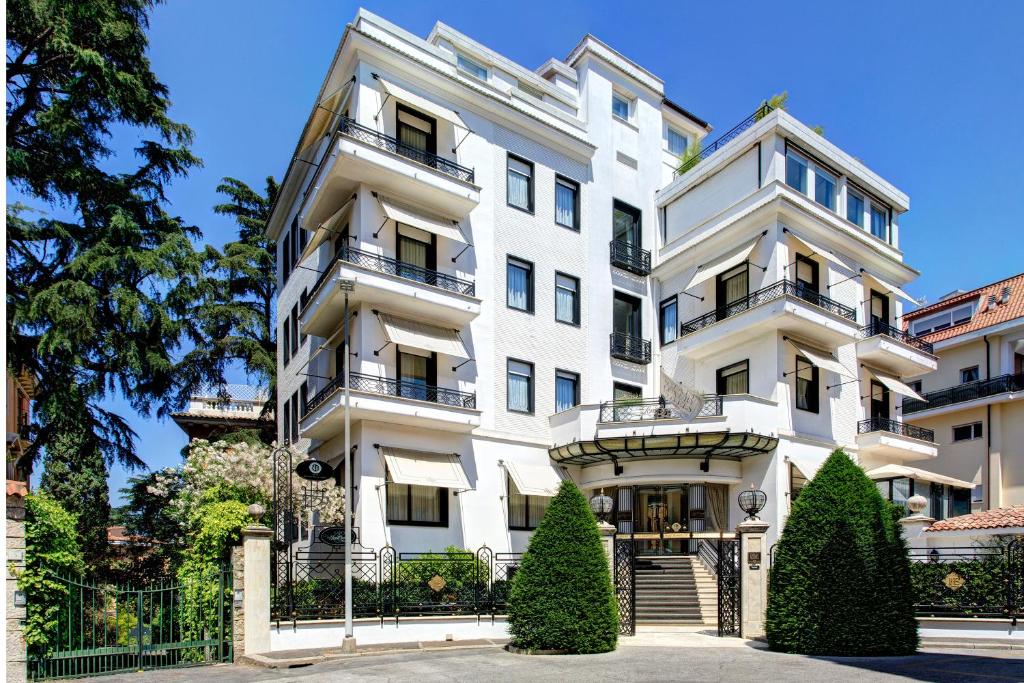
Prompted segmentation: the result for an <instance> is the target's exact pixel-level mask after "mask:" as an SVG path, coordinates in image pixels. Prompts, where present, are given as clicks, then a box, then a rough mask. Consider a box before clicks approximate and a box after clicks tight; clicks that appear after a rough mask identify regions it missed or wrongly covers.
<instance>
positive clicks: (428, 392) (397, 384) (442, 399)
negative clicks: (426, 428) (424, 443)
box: [302, 372, 476, 416]
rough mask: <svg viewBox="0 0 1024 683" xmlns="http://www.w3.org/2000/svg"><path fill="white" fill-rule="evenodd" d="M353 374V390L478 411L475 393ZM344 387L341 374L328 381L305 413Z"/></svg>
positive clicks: (308, 405)
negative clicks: (476, 409)
mask: <svg viewBox="0 0 1024 683" xmlns="http://www.w3.org/2000/svg"><path fill="white" fill-rule="evenodd" d="M349 375H350V376H351V378H352V385H351V389H352V390H353V391H363V392H366V393H370V394H379V395H381V396H396V397H399V398H411V399H414V400H417V401H427V402H430V403H437V404H439V405H443V406H452V407H455V408H476V394H475V393H469V392H466V391H457V390H455V389H445V388H444V387H437V386H433V385H430V384H420V383H418V382H408V381H403V380H397V379H390V378H387V377H375V376H373V375H364V374H362V373H358V372H352V373H349ZM344 387H345V375H344V374H341V375H338V376H336V377H335V378H334V379H332V380H331V381H330V382H328V383H327V385H326V386H325V387H324V388H323V389H321V390H320V391H318V392H317V393H316V394H314V396H313V398H311V399H309V400H308V401H306V405H305V406H304V409H303V412H302V414H303V415H304V416H305V415H307V414H308V413H310V412H312V411H314V410H316V409H317V408H318V407H320V405H321V404H323V403H324V402H325V401H327V399H328V398H330V397H331V396H333V395H334V394H335V393H336V392H338V391H341V390H342V389H344Z"/></svg>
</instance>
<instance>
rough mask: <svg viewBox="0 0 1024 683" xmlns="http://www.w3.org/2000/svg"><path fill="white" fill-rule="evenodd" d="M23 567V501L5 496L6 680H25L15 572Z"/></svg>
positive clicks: (22, 628) (22, 620)
mask: <svg viewBox="0 0 1024 683" xmlns="http://www.w3.org/2000/svg"><path fill="white" fill-rule="evenodd" d="M24 569H25V503H24V499H23V498H22V497H21V496H18V495H12V496H8V498H7V568H6V571H7V629H6V631H5V632H4V635H5V636H6V642H7V649H6V650H7V651H6V659H7V680H8V681H17V683H23V682H24V681H25V680H27V679H28V654H27V652H26V649H25V618H26V615H25V608H24V607H15V605H14V602H15V599H14V598H15V593H17V592H18V574H19V573H21V572H22V571H24Z"/></svg>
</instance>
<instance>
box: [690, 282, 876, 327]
mask: <svg viewBox="0 0 1024 683" xmlns="http://www.w3.org/2000/svg"><path fill="white" fill-rule="evenodd" d="M784 296H793V297H796V298H798V299H803V300H804V301H806V302H808V303H810V304H813V305H815V306H817V307H818V308H823V309H825V310H826V311H828V312H829V313H832V314H834V315H838V316H841V317H843V318H846V319H847V320H854V321H856V320H857V312H856V311H854V310H853V309H852V308H850V307H849V306H845V305H843V304H841V303H839V302H838V301H833V300H832V299H829V298H828V297H827V296H823V295H821V294H818V293H817V292H816V291H814V290H812V289H810V288H809V287H806V286H804V285H803V284H800V283H796V282H791V281H790V280H780V281H779V282H776V283H775V284H772V285H768V286H767V287H764V288H762V289H759V290H757V291H756V292H751V293H750V294H748V295H746V296H745V297H743V298H742V299H737V300H736V301H733V302H732V303H731V304H728V305H726V306H721V307H719V308H716V309H715V310H713V311H711V312H710V313H705V314H704V315H701V316H698V317H696V318H694V319H693V320H688V321H687V322H685V323H683V324H682V325H680V326H679V336H681V337H682V336H686V335H688V334H692V333H694V332H696V331H698V330H702V329H704V328H705V327H708V326H709V325H714V324H715V323H717V322H720V321H722V320H725V319H726V318H729V317H731V316H734V315H737V314H739V313H743V312H744V311H749V310H750V309H752V308H754V307H756V306H760V305H761V304H766V303H768V302H769V301H775V300H776V299H781V298H782V297H784Z"/></svg>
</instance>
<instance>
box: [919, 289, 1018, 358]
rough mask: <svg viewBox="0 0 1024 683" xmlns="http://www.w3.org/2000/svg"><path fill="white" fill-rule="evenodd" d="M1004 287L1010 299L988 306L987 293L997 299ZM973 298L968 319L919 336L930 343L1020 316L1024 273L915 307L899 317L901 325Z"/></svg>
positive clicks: (999, 298) (1000, 296) (999, 297)
mask: <svg viewBox="0 0 1024 683" xmlns="http://www.w3.org/2000/svg"><path fill="white" fill-rule="evenodd" d="M1004 287H1009V288H1010V300H1009V301H1007V302H1006V303H1005V304H1001V303H997V304H996V305H995V306H989V305H988V298H989V295H990V294H994V295H995V296H996V299H998V300H1001V299H1002V293H1003V288H1004ZM974 300H979V301H980V303H979V304H978V308H977V310H976V311H975V313H974V317H973V318H971V320H970V322H966V323H964V324H963V325H956V326H954V327H947V328H946V329H944V330H939V331H937V332H932V333H931V334H924V335H921V339H924V340H925V341H928V342H931V343H933V344H934V343H935V342H940V341H943V340H946V339H952V338H953V337H959V336H960V335H962V334H967V333H969V332H975V331H976V330H981V329H984V328H986V327H991V326H993V325H998V324H1000V323H1004V322H1007V321H1009V320H1013V319H1015V318H1024V273H1021V274H1020V275H1014V276H1013V277H1010V278H1006V279H1005V280H1000V281H999V282H993V283H992V284H989V285H985V286H983V287H978V288H977V289H972V290H971V291H969V292H964V293H963V294H957V295H956V296H952V297H950V298H948V299H946V300H944V301H939V302H937V303H934V304H932V305H931V306H925V307H924V308H919V309H917V310H916V311H911V312H910V313H907V314H906V315H904V316H903V321H904V325H907V324H908V323H909V322H911V321H913V320H916V319H918V318H922V317H924V316H926V315H930V314H932V313H937V312H939V311H942V310H945V309H947V308H953V307H954V306H957V305H959V304H963V303H965V302H968V301H974Z"/></svg>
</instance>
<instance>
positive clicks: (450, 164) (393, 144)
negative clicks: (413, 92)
mask: <svg viewBox="0 0 1024 683" xmlns="http://www.w3.org/2000/svg"><path fill="white" fill-rule="evenodd" d="M338 132H339V133H341V134H342V135H345V136H347V137H350V138H352V139H354V140H358V141H360V142H363V143H366V144H367V145H372V146H374V147H378V148H380V149H383V150H386V151H388V152H393V153H395V154H398V155H399V156H403V157H405V158H406V159H411V160H413V161H415V162H417V163H420V164H423V165H424V166H429V167H430V168H432V169H434V170H436V171H439V172H441V173H444V174H445V175H448V176H451V177H452V178H456V179H458V180H462V181H465V182H467V183H472V182H474V181H475V173H474V172H473V169H471V168H466V167H465V166H461V165H459V164H457V163H455V162H454V161H449V160H448V159H445V158H444V157H439V156H438V155H436V154H432V153H430V152H425V151H423V150H421V149H417V148H416V147H412V146H410V145H407V144H405V143H404V142H401V141H399V140H398V139H396V138H393V137H391V136H390V135H385V134H384V133H378V132H377V131H375V130H374V129H372V128H367V127H366V126H363V125H360V124H358V123H356V122H355V121H353V120H352V119H350V118H345V117H342V119H341V121H340V122H339V124H338Z"/></svg>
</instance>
